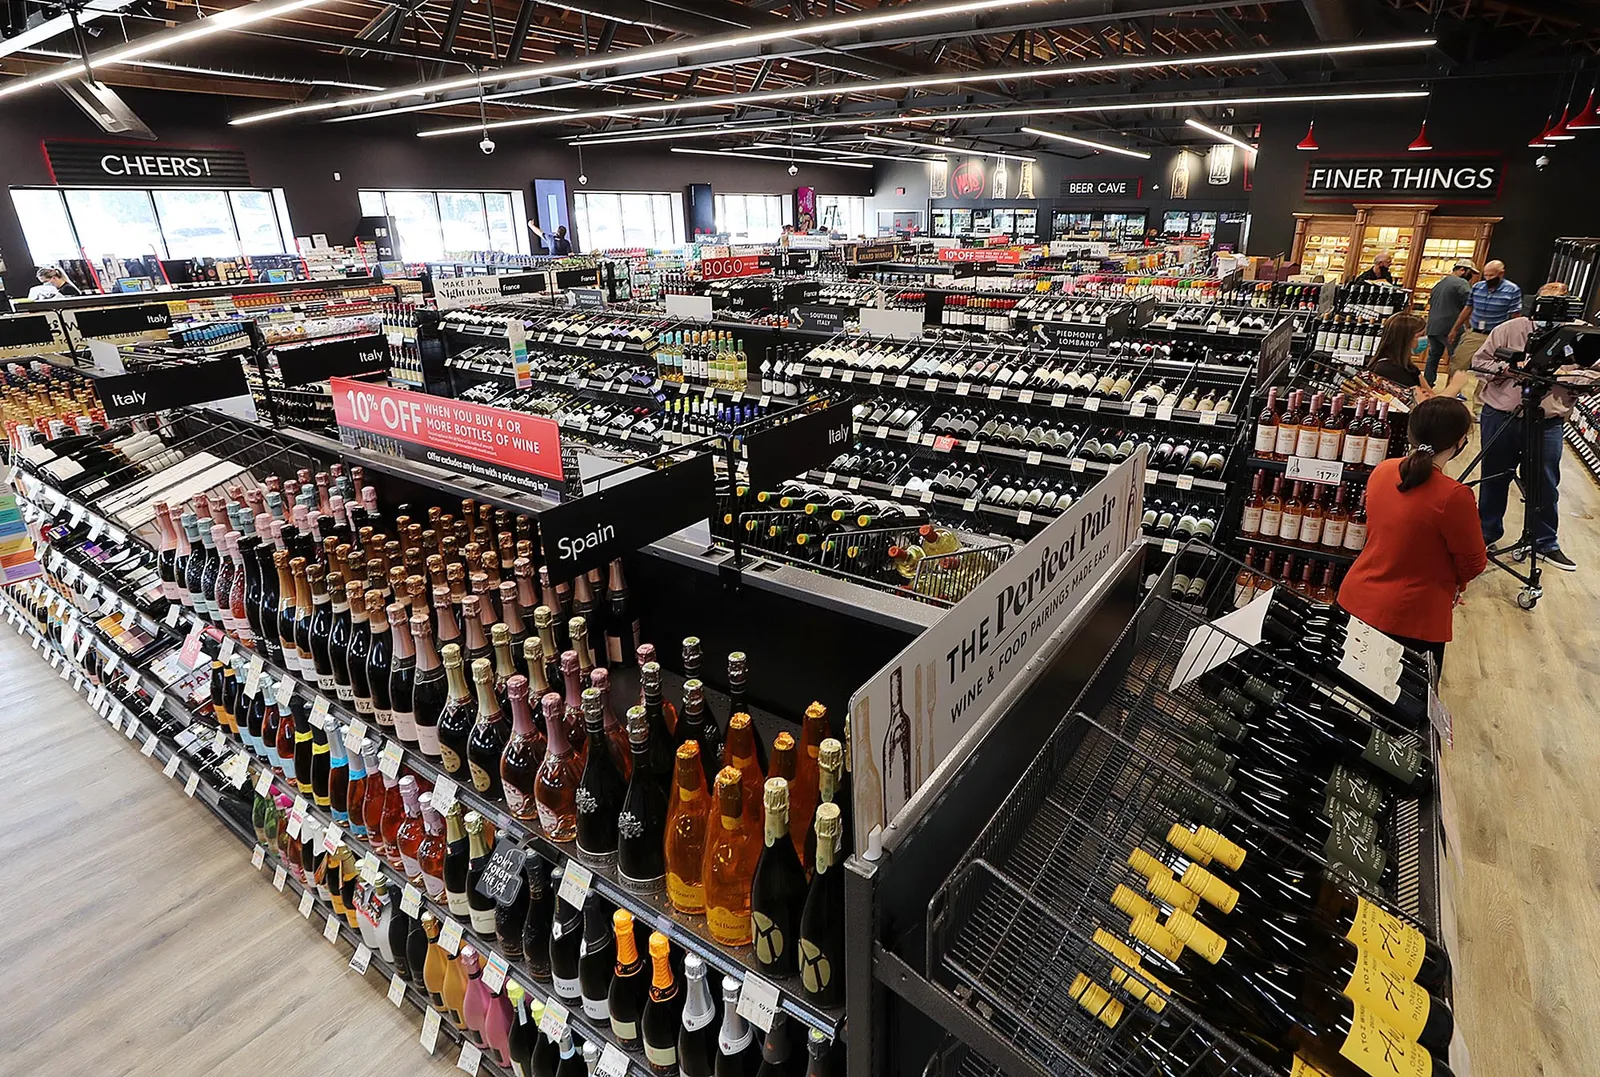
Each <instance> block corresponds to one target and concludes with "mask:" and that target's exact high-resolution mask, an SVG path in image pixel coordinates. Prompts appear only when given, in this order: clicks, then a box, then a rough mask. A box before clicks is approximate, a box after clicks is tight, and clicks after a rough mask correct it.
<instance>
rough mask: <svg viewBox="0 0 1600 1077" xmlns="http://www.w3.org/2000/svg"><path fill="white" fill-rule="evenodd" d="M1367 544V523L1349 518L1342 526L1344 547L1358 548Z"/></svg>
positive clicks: (1349, 548) (1347, 548)
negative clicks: (1343, 526)
mask: <svg viewBox="0 0 1600 1077" xmlns="http://www.w3.org/2000/svg"><path fill="white" fill-rule="evenodd" d="M1366 544H1367V525H1366V524H1364V523H1356V522H1355V521H1354V520H1351V521H1350V522H1349V523H1347V524H1345V528H1344V547H1343V548H1344V549H1346V550H1359V549H1362V548H1363V547H1365V546H1366Z"/></svg>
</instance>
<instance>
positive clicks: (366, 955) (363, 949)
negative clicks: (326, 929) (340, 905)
mask: <svg viewBox="0 0 1600 1077" xmlns="http://www.w3.org/2000/svg"><path fill="white" fill-rule="evenodd" d="M329 919H332V917H329ZM371 964H372V950H371V949H370V948H369V947H368V946H367V944H366V943H361V944H359V945H358V946H356V952H355V953H353V954H351V955H350V968H351V970H352V971H354V972H356V973H358V974H359V975H362V976H365V975H366V974H367V966H368V965H371Z"/></svg>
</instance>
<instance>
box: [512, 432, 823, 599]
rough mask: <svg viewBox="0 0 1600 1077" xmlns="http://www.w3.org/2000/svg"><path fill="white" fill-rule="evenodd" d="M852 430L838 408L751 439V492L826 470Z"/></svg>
mask: <svg viewBox="0 0 1600 1077" xmlns="http://www.w3.org/2000/svg"><path fill="white" fill-rule="evenodd" d="M850 427H851V424H850V408H849V407H848V406H836V407H831V408H824V409H822V410H821V411H813V412H811V413H810V414H808V415H802V416H800V417H799V418H798V419H792V420H790V421H789V422H786V423H782V424H780V425H777V426H771V427H768V428H767V429H765V430H762V431H760V432H758V433H754V434H750V435H748V436H747V437H746V438H745V439H744V448H745V456H746V458H747V460H748V462H749V464H750V487H751V489H753V490H776V489H777V488H778V484H779V483H781V482H783V481H784V480H785V479H792V478H794V477H795V476H796V475H799V474H802V473H803V472H806V471H811V470H813V469H815V468H819V467H822V466H823V465H824V464H826V463H827V462H828V461H829V460H832V459H833V458H834V457H836V456H838V455H839V454H840V453H842V452H844V451H845V449H846V448H847V447H849V445H850V440H851V429H850ZM541 519H542V518H541ZM552 571H554V570H552Z"/></svg>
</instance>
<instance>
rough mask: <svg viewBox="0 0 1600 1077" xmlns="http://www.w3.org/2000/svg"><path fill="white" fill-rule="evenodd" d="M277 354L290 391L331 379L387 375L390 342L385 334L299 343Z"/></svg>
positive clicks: (280, 370)
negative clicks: (385, 337)
mask: <svg viewBox="0 0 1600 1077" xmlns="http://www.w3.org/2000/svg"><path fill="white" fill-rule="evenodd" d="M274 354H275V355H276V356H277V358H278V371H279V373H281V374H282V375H283V384H284V386H285V387H286V388H287V387H290V386H295V385H306V384H309V383H310V382H314V381H327V380H328V379H329V378H348V377H361V376H363V375H371V374H386V373H388V370H389V343H388V341H386V340H385V339H384V338H383V335H382V334H381V333H372V334H370V335H368V336H364V337H351V338H349V339H348V340H327V341H314V342H312V343H310V344H296V345H294V346H293V347H287V348H277V349H275V351H274Z"/></svg>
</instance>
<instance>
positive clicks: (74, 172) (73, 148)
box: [44, 138, 250, 187]
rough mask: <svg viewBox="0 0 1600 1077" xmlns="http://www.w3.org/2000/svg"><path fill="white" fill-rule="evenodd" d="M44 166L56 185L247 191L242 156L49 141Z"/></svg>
mask: <svg viewBox="0 0 1600 1077" xmlns="http://www.w3.org/2000/svg"><path fill="white" fill-rule="evenodd" d="M44 156H45V162H46V163H47V164H48V165H49V166H50V174H51V176H52V177H53V178H54V180H55V182H56V183H59V184H62V185H64V186H71V185H73V184H94V185H97V186H102V187H103V186H105V185H107V184H113V185H116V186H122V187H248V186H250V166H249V165H248V164H247V163H246V162H245V157H244V151H243V150H230V149H194V148H190V147H186V146H173V147H165V148H164V147H161V146H138V147H135V146H126V145H122V144H119V143H109V142H66V141H63V140H61V139H53V138H52V139H46V140H45V144H44Z"/></svg>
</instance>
